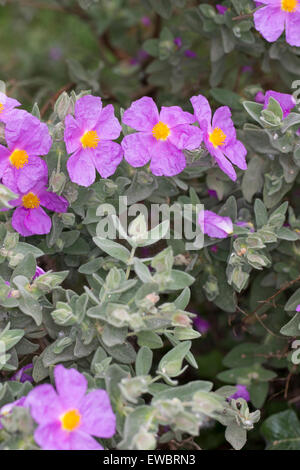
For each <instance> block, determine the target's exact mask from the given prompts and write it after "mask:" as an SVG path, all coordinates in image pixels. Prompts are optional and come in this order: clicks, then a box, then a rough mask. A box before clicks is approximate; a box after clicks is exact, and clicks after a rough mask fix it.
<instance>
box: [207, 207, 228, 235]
mask: <svg viewBox="0 0 300 470" xmlns="http://www.w3.org/2000/svg"><path fill="white" fill-rule="evenodd" d="M198 222H199V225H200V228H201V230H202V232H203V233H205V234H206V235H208V236H209V237H213V238H226V237H227V236H228V235H229V234H231V233H232V232H233V225H232V220H231V219H230V217H222V216H220V215H218V214H215V213H214V212H212V211H207V210H204V211H201V212H200V213H199V217H198Z"/></svg>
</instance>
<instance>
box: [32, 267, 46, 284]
mask: <svg viewBox="0 0 300 470" xmlns="http://www.w3.org/2000/svg"><path fill="white" fill-rule="evenodd" d="M43 274H45V271H44V270H43V269H42V268H40V267H39V266H37V267H36V270H35V274H34V276H33V278H32V280H33V281H34V280H35V279H36V278H37V277H40V276H42V275H43Z"/></svg>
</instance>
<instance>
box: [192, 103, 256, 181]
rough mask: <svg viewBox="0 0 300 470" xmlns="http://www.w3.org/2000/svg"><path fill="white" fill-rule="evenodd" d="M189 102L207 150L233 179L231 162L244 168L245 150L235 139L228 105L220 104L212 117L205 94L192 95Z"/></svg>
mask: <svg viewBox="0 0 300 470" xmlns="http://www.w3.org/2000/svg"><path fill="white" fill-rule="evenodd" d="M191 103H192V105H193V108H194V112H195V116H196V118H197V120H198V122H199V124H200V128H201V129H202V131H203V134H204V142H205V145H206V148H207V150H208V151H209V153H210V154H211V155H212V156H213V157H214V159H215V160H216V162H217V164H218V165H219V167H220V168H221V170H222V171H223V172H224V173H226V174H227V175H228V176H229V178H230V179H232V180H233V181H235V180H236V177H237V176H236V172H235V169H234V167H233V165H232V164H234V165H236V166H238V167H239V168H240V169H241V170H246V169H247V163H246V154H247V150H246V148H245V147H244V145H243V144H242V142H240V141H239V140H237V137H236V130H235V128H234V124H233V122H232V119H231V111H230V109H229V108H228V106H221V107H220V108H218V109H217V110H216V112H215V114H214V116H213V117H212V112H211V108H210V105H209V103H208V101H207V99H206V98H205V96H202V95H198V96H193V97H192V98H191Z"/></svg>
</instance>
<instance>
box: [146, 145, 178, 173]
mask: <svg viewBox="0 0 300 470" xmlns="http://www.w3.org/2000/svg"><path fill="white" fill-rule="evenodd" d="M185 166H186V160H185V156H184V154H183V152H182V150H179V149H178V148H176V147H175V145H173V144H171V143H170V142H168V141H166V142H157V143H156V145H155V147H153V149H152V150H151V163H150V170H151V171H152V173H153V174H154V175H156V176H175V175H178V174H179V173H181V172H182V171H183V170H184V168H185Z"/></svg>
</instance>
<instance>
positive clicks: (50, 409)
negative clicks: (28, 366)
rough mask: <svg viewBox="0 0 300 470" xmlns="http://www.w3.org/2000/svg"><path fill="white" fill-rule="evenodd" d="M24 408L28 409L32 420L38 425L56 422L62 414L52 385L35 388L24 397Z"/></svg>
mask: <svg viewBox="0 0 300 470" xmlns="http://www.w3.org/2000/svg"><path fill="white" fill-rule="evenodd" d="M25 406H29V407H30V413H31V416H32V417H33V419H34V420H35V421H36V422H37V423H39V424H46V423H51V422H53V421H57V420H58V419H59V416H60V415H61V414H62V413H63V412H64V409H63V407H62V404H61V401H60V400H59V397H58V396H57V393H56V392H55V390H54V388H53V387H52V385H49V384H43V385H38V386H37V387H35V388H34V389H33V390H31V392H29V394H28V395H27V397H26V400H25Z"/></svg>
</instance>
